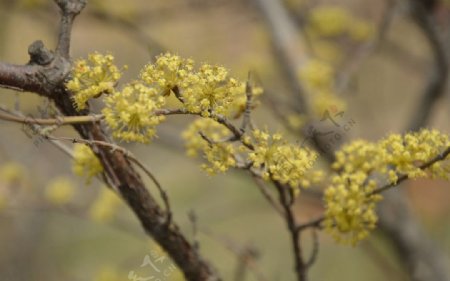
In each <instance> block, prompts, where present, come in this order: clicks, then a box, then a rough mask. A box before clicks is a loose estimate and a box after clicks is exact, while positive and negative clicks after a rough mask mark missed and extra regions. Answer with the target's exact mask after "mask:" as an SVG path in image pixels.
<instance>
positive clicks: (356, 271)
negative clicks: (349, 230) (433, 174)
mask: <svg viewBox="0 0 450 281" xmlns="http://www.w3.org/2000/svg"><path fill="white" fill-rule="evenodd" d="M393 3H394V4H393ZM284 5H285V7H286V9H288V11H289V12H290V15H291V16H292V18H294V19H295V18H297V22H298V23H299V24H301V25H302V26H303V27H305V26H306V28H305V29H301V28H299V29H298V32H299V35H300V36H304V35H305V33H307V32H308V29H307V27H308V23H309V22H308V21H311V20H312V16H311V15H313V14H314V10H315V9H320V8H321V7H323V6H327V7H330V6H331V7H333V8H335V9H337V10H339V9H342V10H344V11H346V12H345V13H346V14H345V13H344V14H345V15H346V16H348V17H352V18H353V19H355V23H354V24H355V25H356V24H359V25H361V26H360V32H359V33H357V32H356V33H355V34H356V35H355V36H353V37H352V36H347V37H348V38H347V37H346V38H342V37H341V36H331V38H328V37H320V36H318V35H317V36H311V37H310V38H309V39H308V42H309V44H311V46H310V47H311V49H310V50H308V52H310V54H311V55H314V56H316V57H319V58H320V59H322V60H325V61H328V62H329V63H330V64H331V65H333V67H334V69H335V70H336V72H337V73H339V72H340V71H342V72H343V71H347V69H348V68H347V66H349V65H351V64H355V65H356V70H355V71H352V72H351V73H350V76H349V78H348V83H347V85H346V87H345V88H344V89H343V90H342V91H340V93H339V98H340V99H342V100H343V101H345V102H346V104H347V107H346V111H345V113H346V116H350V118H352V119H353V120H354V121H355V124H356V125H355V126H354V127H352V129H351V130H349V131H348V132H346V136H345V137H346V138H347V139H348V140H351V139H356V138H364V139H369V140H377V139H379V138H382V137H383V136H385V135H387V134H388V133H390V132H401V131H403V130H404V127H405V126H406V125H407V124H408V123H409V120H410V119H411V118H412V116H414V110H415V108H416V105H417V103H418V102H419V100H420V97H421V95H422V94H423V91H424V88H425V85H426V83H427V81H428V77H429V74H430V73H431V70H432V67H433V59H432V58H433V57H432V52H431V50H430V47H429V44H428V42H427V40H426V39H425V37H424V35H423V34H422V33H421V32H420V30H419V29H418V28H417V25H415V24H414V22H413V21H412V20H411V18H410V17H409V15H408V12H407V8H405V5H403V4H402V3H397V2H396V1H392V2H391V1H368V0H364V1H356V0H336V1H314V0H289V1H285V2H284ZM390 5H392V7H394V8H392V7H391V6H390ZM438 7H439V9H437V10H436V12H435V14H436V18H437V21H438V23H439V24H441V25H444V27H445V23H446V20H447V17H446V15H447V11H448V10H449V9H450V6H449V4H448V3H447V1H443V2H442V3H439V6H438ZM386 9H393V12H392V13H393V16H392V20H391V23H390V25H389V28H387V29H386V31H385V34H384V36H383V38H382V39H381V40H380V39H379V38H377V30H378V29H379V26H380V23H381V22H382V21H383V19H384V16H385V12H386ZM337 14H338V16H336V17H335V18H332V19H331V20H330V21H329V23H327V24H328V25H339V24H340V22H339V19H340V18H339V12H337ZM341 16H342V15H341ZM57 25H58V11H57V9H56V7H55V5H54V4H53V1H44V0H42V1H39V0H17V1H8V0H2V1H0V41H1V43H0V59H1V60H2V61H6V62H10V63H18V64H22V63H26V62H27V61H28V55H27V48H28V46H29V44H30V43H32V42H33V41H34V40H36V39H41V40H43V42H44V43H45V45H46V46H48V47H53V46H55V42H56V35H57ZM302 30H303V32H302ZM305 30H306V31H305ZM361 30H362V31H361ZM443 30H444V31H445V28H443ZM305 40H307V39H305ZM163 50H170V51H171V52H175V53H178V54H179V55H181V56H185V57H191V58H193V59H194V60H195V61H198V62H210V63H217V64H221V65H224V66H226V67H227V68H228V69H230V71H231V72H232V74H233V75H234V76H235V77H238V78H240V79H242V80H245V79H246V77H247V73H248V71H250V70H251V71H253V73H256V74H257V77H258V82H259V83H260V84H261V85H262V86H263V87H264V88H265V89H267V90H268V91H267V92H266V93H264V95H270V99H265V98H262V101H261V105H260V107H259V108H258V109H256V110H255V111H254V113H253V117H254V121H255V123H256V124H258V125H259V126H261V127H264V126H267V127H268V128H269V129H270V130H271V131H281V132H286V133H287V134H289V132H288V131H287V130H286V128H285V127H284V126H283V122H280V118H279V116H277V114H274V112H273V105H272V104H271V101H273V100H281V101H284V100H286V99H287V97H289V95H291V93H290V88H289V86H288V81H287V79H286V75H285V74H284V73H283V70H282V67H280V65H279V63H278V62H277V57H276V55H275V54H274V52H273V48H272V42H271V36H270V32H269V30H268V29H267V25H266V23H265V22H264V18H263V17H262V16H261V13H260V11H259V9H258V7H257V6H256V5H255V4H254V3H253V2H252V1H244V0H165V1H144V0H131V1H119V0H107V1H100V0H98V1H90V2H89V4H88V6H87V8H86V9H85V11H84V12H83V13H82V14H81V15H80V16H79V17H78V19H77V21H76V24H75V26H74V30H73V37H72V50H71V52H72V55H73V57H74V58H78V57H85V56H87V54H89V53H92V52H94V51H99V52H111V53H112V54H114V56H115V58H116V61H117V64H118V65H127V66H128V70H127V71H126V72H125V74H124V77H123V78H122V81H127V80H132V79H134V78H135V77H136V76H137V75H138V73H139V70H140V69H141V68H142V67H143V66H144V65H145V64H146V63H148V62H151V60H152V59H153V58H154V56H155V55H157V54H158V53H160V52H161V51H163ZM301 51H305V50H301ZM0 91H1V93H0V100H1V104H2V105H3V106H7V107H9V108H16V109H20V110H21V111H23V112H25V113H27V114H34V115H35V116H38V115H39V114H40V113H39V112H41V111H42V110H44V111H45V110H47V109H48V108H49V105H48V102H47V101H46V100H44V99H42V98H39V97H37V96H36V95H33V94H28V93H14V92H13V91H11V90H5V89H0ZM7 92H9V93H7ZM449 107H450V100H449V94H448V90H446V93H445V95H444V97H443V98H441V99H440V100H439V102H438V103H437V104H436V106H434V107H433V113H432V116H431V119H430V121H429V125H428V126H429V127H432V128H437V129H439V130H441V131H443V132H447V133H448V132H449V129H450V125H449V124H448V120H449V118H450V116H449ZM286 114H288V113H287V112H286ZM189 121H192V119H190V118H187V117H173V118H168V121H167V122H165V123H164V124H163V125H162V126H160V128H159V130H158V135H159V138H158V139H157V140H156V141H154V142H153V143H151V144H150V145H145V146H144V145H126V147H127V148H128V149H130V150H132V151H133V152H134V153H135V154H136V155H138V156H139V158H140V159H141V160H142V161H143V162H144V163H145V164H147V165H148V166H149V167H150V168H151V170H152V172H153V173H154V174H155V175H156V176H157V178H158V179H159V181H160V182H161V183H162V185H163V186H164V187H165V188H166V189H167V192H168V194H169V196H170V199H171V203H172V208H173V212H174V216H175V220H176V222H177V223H178V224H179V225H180V227H181V228H182V230H183V231H184V233H186V235H187V236H188V237H189V238H190V239H192V241H198V242H199V245H200V248H199V250H200V251H201V252H202V254H203V255H204V256H205V257H207V258H209V259H210V260H211V262H212V263H213V264H214V265H215V266H216V267H217V269H218V270H219V272H220V273H221V275H222V276H223V277H224V279H225V280H257V279H256V278H255V275H254V273H253V271H252V270H247V271H246V272H245V277H244V279H239V278H240V277H239V274H240V273H239V272H240V270H241V269H240V264H242V261H241V260H240V256H239V252H240V251H242V249H248V248H250V249H252V250H253V251H255V252H256V254H255V255H254V257H253V258H254V261H255V267H256V268H257V269H256V271H260V272H262V273H263V274H264V275H265V276H266V277H267V279H268V280H294V279H295V277H294V271H293V263H292V254H291V249H290V241H289V236H288V233H287V231H286V227H285V225H284V222H283V221H282V220H281V219H280V218H279V217H278V215H277V213H276V212H274V211H273V209H272V208H271V207H270V205H269V204H268V203H267V202H266V201H265V200H264V198H263V196H262V195H261V193H260V191H259V190H258V188H257V187H256V185H255V183H254V182H253V180H252V179H251V177H249V176H248V175H247V174H245V173H243V172H239V171H236V172H233V171H232V172H228V173H227V174H226V175H218V176H214V177H211V176H208V175H206V174H205V173H204V172H203V171H202V170H201V169H200V165H199V164H200V162H199V161H196V160H193V159H190V158H188V157H187V156H185V152H184V150H183V142H182V139H181V137H180V133H181V131H182V130H183V128H185V126H186V124H188V122H189ZM0 132H1V137H0V199H1V200H0V202H1V203H0V205H1V208H0V248H1V249H2V254H1V255H0V280H8V281H16V280H17V281H21V280H36V281H37V280H48V281H51V280H77V281H78V280H79V281H88V280H96V281H99V280H103V281H107V280H132V279H129V273H130V271H134V272H135V273H136V274H137V275H138V276H141V277H149V276H159V278H160V279H161V280H183V279H182V277H181V274H180V272H179V271H178V270H173V271H171V273H170V274H169V276H168V277H164V276H163V274H162V272H163V271H164V270H168V269H170V268H172V267H171V264H172V263H171V261H170V260H169V259H168V258H167V255H166V254H164V253H163V252H161V251H160V249H159V248H158V247H157V246H156V245H155V244H154V243H153V242H152V241H151V239H148V237H146V236H145V234H144V233H143V231H142V230H141V228H140V225H139V223H138V221H137V220H136V218H135V217H133V215H132V214H131V212H130V211H129V210H128V209H127V207H126V206H125V205H124V204H122V203H121V202H120V201H119V200H117V198H114V196H115V195H114V194H112V193H111V194H108V192H110V191H107V190H106V189H105V188H104V187H103V186H102V184H101V183H100V182H98V181H96V180H94V181H93V182H92V183H91V184H90V185H87V184H86V183H85V181H84V180H83V179H80V178H77V177H75V176H73V175H72V172H71V159H70V158H69V157H67V155H65V154H64V153H62V152H61V151H60V150H58V149H57V148H56V147H55V146H53V145H51V144H50V143H48V142H47V141H44V140H42V139H40V138H39V137H38V136H32V137H31V138H30V137H29V136H27V135H26V134H25V133H24V128H23V126H21V125H18V124H13V123H8V122H5V121H0ZM57 134H58V135H61V136H74V135H75V134H74V132H73V130H71V129H69V128H60V129H58V131H57ZM291 137H292V140H294V141H295V140H298V139H299V136H295V135H291ZM61 178H63V179H61ZM55 180H60V183H61V181H63V183H64V184H66V185H72V186H73V188H69V187H68V188H66V190H68V191H67V192H66V193H64V192H62V194H56V195H55V194H53V195H52V194H51V193H52V192H51V188H49V185H50V186H51V184H52V182H53V183H54V181H55ZM67 181H69V183H68V182H67ZM148 186H149V188H150V189H151V192H152V193H154V194H157V193H156V192H157V191H156V190H154V187H153V185H152V184H151V182H148ZM404 187H405V188H406V189H407V193H406V194H407V196H408V199H409V202H410V205H411V207H412V208H413V210H414V213H415V215H416V216H417V220H418V221H419V222H420V223H421V224H422V226H423V228H424V229H425V231H426V233H427V234H428V235H429V236H430V237H431V239H433V240H434V241H435V243H436V244H437V245H438V247H439V248H440V249H442V250H443V251H445V252H446V253H447V254H450V222H449V220H448V218H449V216H450V204H449V203H448V202H449V198H450V186H449V183H448V182H443V181H429V180H421V181H411V182H408V183H407V184H406V185H405V186H404ZM55 198H56V199H55ZM58 200H59V201H64V204H57V203H58ZM66 201H67V202H66ZM296 211H297V212H298V216H299V218H300V219H302V220H304V221H307V220H308V219H311V218H314V217H316V216H317V215H319V214H320V212H321V211H322V209H321V204H320V201H317V200H314V199H311V198H308V196H306V195H305V196H303V197H302V196H301V197H300V199H299V200H298V202H296ZM189 214H191V215H189ZM192 214H194V215H192ZM193 216H194V217H195V218H196V223H195V226H196V228H197V231H196V234H194V233H195V232H194V230H193V229H194V228H193V223H192V217H193ZM190 217H191V218H190ZM319 238H320V250H319V256H318V259H317V261H316V264H315V265H314V267H313V268H312V269H311V280H334V281H341V280H342V281H344V280H346V281H347V280H362V279H363V280H367V281H370V280H408V275H407V274H406V273H405V271H404V269H403V268H402V267H401V262H400V260H401V258H402V257H398V256H396V254H395V253H394V251H393V250H392V249H391V247H390V246H389V243H386V241H385V238H381V237H380V236H379V235H377V233H374V234H373V235H372V236H371V238H370V239H369V240H368V241H366V242H363V243H362V244H361V245H359V246H358V247H354V248H353V247H345V246H339V245H337V244H335V243H334V242H333V241H332V239H330V237H328V236H326V235H325V234H320V235H319ZM304 240H305V241H304V245H305V247H306V249H305V251H306V252H307V253H308V252H309V251H310V249H311V246H310V245H311V241H312V240H311V238H310V236H309V235H305V236H304ZM146 255H148V256H149V257H150V259H151V260H152V261H153V262H155V265H158V269H159V270H160V271H161V272H160V273H158V272H157V270H155V268H153V267H151V266H142V265H143V263H144V264H145V258H146ZM158 257H166V259H164V260H161V259H160V260H158V262H156V259H158ZM236 276H238V277H236Z"/></svg>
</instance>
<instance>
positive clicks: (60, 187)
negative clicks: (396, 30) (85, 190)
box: [45, 177, 75, 205]
mask: <svg viewBox="0 0 450 281" xmlns="http://www.w3.org/2000/svg"><path fill="white" fill-rule="evenodd" d="M74 193H75V186H74V185H73V183H72V181H71V180H70V179H68V178H66V177H58V178H55V179H54V180H52V181H51V182H50V183H49V184H48V185H47V187H46V188H45V197H46V198H47V200H48V201H49V202H50V203H52V204H55V205H64V204H67V203H68V202H69V201H70V200H71V199H72V198H73V196H74Z"/></svg>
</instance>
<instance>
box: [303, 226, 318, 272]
mask: <svg viewBox="0 0 450 281" xmlns="http://www.w3.org/2000/svg"><path fill="white" fill-rule="evenodd" d="M311 233H312V240H313V243H312V244H313V248H312V251H311V255H310V256H309V259H308V261H307V262H306V263H305V265H306V267H307V268H310V267H311V266H312V265H313V264H314V263H315V262H316V259H317V256H318V254H319V237H318V234H317V230H316V229H314V228H313V229H312V231H311Z"/></svg>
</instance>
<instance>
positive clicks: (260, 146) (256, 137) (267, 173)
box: [246, 130, 320, 191]
mask: <svg viewBox="0 0 450 281" xmlns="http://www.w3.org/2000/svg"><path fill="white" fill-rule="evenodd" d="M252 138H253V145H254V150H253V151H251V152H250V153H249V159H250V160H251V161H252V163H253V167H255V168H262V169H263V174H262V175H263V178H264V179H266V180H268V179H273V180H276V181H279V182H281V183H283V184H288V185H290V186H291V187H292V188H293V189H294V190H296V191H299V189H298V188H299V187H300V186H302V187H308V186H309V185H310V184H311V182H310V180H311V179H307V177H306V175H305V174H306V172H307V171H308V170H310V169H311V168H312V167H313V165H314V162H315V161H316V159H317V157H318V155H317V153H315V152H313V151H311V150H309V149H304V148H301V147H299V146H297V145H292V144H288V143H287V142H286V141H285V140H283V137H282V136H281V135H280V134H274V135H270V134H269V133H267V131H262V130H254V131H253V132H252ZM246 141H248V140H246ZM317 176H320V175H319V174H317Z"/></svg>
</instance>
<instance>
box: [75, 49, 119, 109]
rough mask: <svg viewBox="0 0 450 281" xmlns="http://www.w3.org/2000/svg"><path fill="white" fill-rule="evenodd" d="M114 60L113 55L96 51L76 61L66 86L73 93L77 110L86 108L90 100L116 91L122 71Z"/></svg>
mask: <svg viewBox="0 0 450 281" xmlns="http://www.w3.org/2000/svg"><path fill="white" fill-rule="evenodd" d="M113 61H114V57H113V56H112V55H102V54H99V53H94V54H90V55H89V56H88V59H87V60H84V59H80V60H77V61H76V62H75V63H74V66H73V69H72V77H71V79H70V80H69V81H68V82H67V83H66V88H67V89H68V90H70V91H71V92H72V93H73V100H74V103H75V107H76V109H77V110H82V109H85V108H86V103H87V101H88V100H90V99H92V98H96V97H99V96H101V95H102V94H110V93H112V92H113V91H114V86H115V85H116V82H117V80H119V78H120V76H121V73H120V71H119V69H118V68H117V66H115V65H114V63H113Z"/></svg>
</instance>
